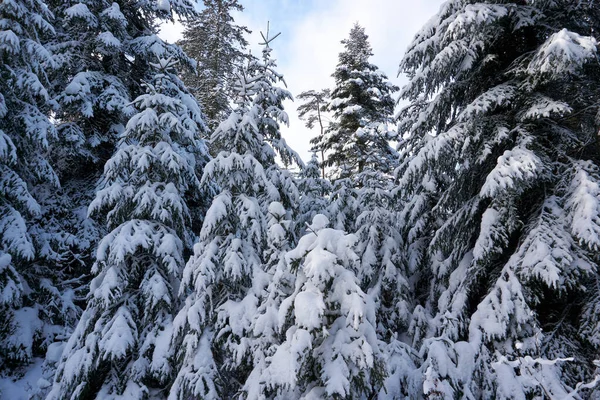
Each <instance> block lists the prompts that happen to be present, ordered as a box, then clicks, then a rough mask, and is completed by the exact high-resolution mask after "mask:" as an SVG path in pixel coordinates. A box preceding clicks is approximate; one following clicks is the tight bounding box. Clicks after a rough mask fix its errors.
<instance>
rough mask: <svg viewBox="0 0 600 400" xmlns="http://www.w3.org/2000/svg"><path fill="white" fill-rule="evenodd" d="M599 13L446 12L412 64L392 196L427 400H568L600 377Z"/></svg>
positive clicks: (586, 8) (476, 8) (509, 5)
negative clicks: (397, 207)
mask: <svg viewBox="0 0 600 400" xmlns="http://www.w3.org/2000/svg"><path fill="white" fill-rule="evenodd" d="M599 11H600V7H598V5H597V4H595V3H594V2H571V1H541V2H492V1H489V2H487V1H479V2H471V1H469V2H466V1H461V0H456V1H449V2H446V3H445V4H444V5H443V6H442V7H441V8H440V11H439V12H438V14H437V15H436V16H435V17H434V18H432V19H431V20H430V22H429V23H428V24H427V25H426V26H425V27H424V28H423V29H422V30H421V32H420V33H418V34H417V35H416V37H415V39H414V41H413V43H412V44H411V45H410V46H409V49H408V52H407V54H406V56H405V57H404V59H403V61H402V64H401V69H402V71H404V72H406V73H407V74H408V77H409V80H410V81H409V83H408V84H407V85H406V86H405V87H404V88H403V90H402V98H404V99H406V100H408V101H409V102H410V104H409V105H408V106H407V107H406V108H404V109H403V110H402V111H401V113H400V114H399V117H400V134H402V135H404V136H405V137H407V140H406V141H405V142H404V143H403V145H402V149H401V150H402V153H403V156H404V161H403V164H402V166H401V167H400V168H399V171H398V177H399V185H400V186H399V188H398V193H399V195H400V196H401V197H402V199H403V203H404V210H403V211H402V215H403V224H404V229H403V236H404V240H405V244H404V245H405V248H406V250H407V251H408V254H407V255H408V258H409V260H411V263H413V264H414V265H415V272H416V274H415V276H414V279H415V281H416V285H415V287H416V288H417V293H416V298H417V299H421V300H420V304H419V305H418V306H417V308H415V311H414V319H413V322H412V323H411V329H412V335H413V339H414V343H415V345H417V346H419V345H420V346H421V351H420V354H423V355H425V359H424V360H423V364H422V365H421V373H422V374H423V376H422V379H423V384H422V390H423V391H422V392H421V393H424V394H425V396H427V397H428V398H432V399H433V398H436V399H437V398H440V399H441V398H444V399H446V398H497V399H508V398H510V399H514V398H533V397H544V396H549V397H556V398H565V397H566V396H567V395H568V393H569V392H570V391H571V390H572V388H573V387H574V386H575V384H576V382H577V381H581V380H586V379H587V378H586V377H589V376H590V374H591V372H592V371H593V369H594V368H595V367H594V365H593V364H592V361H593V360H594V359H597V358H598V356H599V354H598V350H597V346H594V340H595V339H594V336H593V335H594V334H593V333H592V332H597V331H595V329H597V326H598V322H597V321H598V319H597V316H593V315H594V313H593V312H589V310H591V309H593V307H596V304H597V286H594V285H597V279H598V275H597V266H598V256H597V248H598V243H599V240H600V239H599V238H600V236H599V233H600V225H598V219H597V215H598V211H600V209H599V208H598V207H599V206H600V197H599V195H600V192H598V189H597V188H598V185H599V183H600V182H599V181H598V178H599V177H600V176H599V175H598V162H599V158H598V154H599V153H598V150H599V146H598V139H597V131H598V123H597V119H596V115H597V112H598V105H597V100H596V99H597V98H598V95H599V94H600V93H599V86H598V84H597V79H598V76H599V75H598V74H599V72H600V69H599V67H598V64H597V40H596V38H595V37H593V36H590V35H596V32H597V31H598V21H599V19H598V16H599ZM584 210H585V211H584ZM592 287H596V288H595V289H591V288H592ZM595 296H596V297H595ZM429 315H430V316H432V318H430V317H428V316H429ZM569 357H574V359H575V361H571V362H569V361H566V360H565V359H567V358H569ZM586 395H590V394H589V393H587V394H586Z"/></svg>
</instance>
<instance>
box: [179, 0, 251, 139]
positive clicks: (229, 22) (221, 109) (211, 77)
mask: <svg viewBox="0 0 600 400" xmlns="http://www.w3.org/2000/svg"><path fill="white" fill-rule="evenodd" d="M203 3H204V8H203V9H202V11H201V12H200V14H199V15H198V16H197V17H195V18H193V19H190V20H189V21H188V22H187V23H185V24H184V26H185V29H184V31H183V39H182V40H181V42H180V43H179V44H180V45H181V47H182V48H183V49H184V50H185V52H186V54H187V55H188V56H190V57H191V58H193V59H194V60H196V61H197V66H196V72H195V73H193V72H187V73H185V74H184V75H183V81H184V82H185V83H186V85H187V86H188V87H189V88H190V90H191V92H192V93H193V94H194V96H196V98H197V99H198V100H199V102H200V104H201V105H202V107H203V110H204V113H205V114H206V120H207V124H208V127H209V129H210V130H211V131H214V130H215V129H216V128H217V126H218V125H219V123H220V122H221V121H223V120H225V119H226V118H227V116H228V114H229V112H230V105H229V104H230V102H231V101H232V100H233V96H234V93H233V85H234V83H235V79H236V75H235V73H236V71H237V70H238V69H239V68H241V66H242V64H243V62H244V60H245V59H246V58H247V57H248V56H247V55H246V54H244V50H245V49H246V46H247V45H248V42H247V41H246V38H245V37H244V35H246V34H248V33H250V30H248V28H246V27H245V26H240V25H236V24H235V20H234V18H233V16H232V13H234V12H240V11H243V9H244V8H243V7H242V5H241V4H239V2H238V0H203Z"/></svg>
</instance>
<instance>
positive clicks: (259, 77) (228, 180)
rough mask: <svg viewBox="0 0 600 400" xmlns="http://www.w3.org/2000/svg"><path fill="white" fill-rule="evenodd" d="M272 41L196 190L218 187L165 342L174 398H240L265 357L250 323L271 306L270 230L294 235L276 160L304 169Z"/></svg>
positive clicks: (286, 183) (246, 81)
mask: <svg viewBox="0 0 600 400" xmlns="http://www.w3.org/2000/svg"><path fill="white" fill-rule="evenodd" d="M270 40H271V39H270V38H269V37H268V36H267V38H266V40H265V47H264V50H263V58H262V60H253V61H251V62H250V63H249V66H248V67H247V68H246V69H245V70H244V71H243V73H241V74H240V75H239V81H238V84H237V86H236V93H237V95H236V105H235V108H234V109H233V111H232V112H231V114H230V115H229V117H228V118H227V119H226V120H225V121H223V122H222V123H221V124H220V125H219V127H218V128H217V129H216V130H215V132H214V133H213V135H212V137H211V144H212V146H213V148H214V149H217V150H219V153H218V155H217V156H216V157H215V158H214V159H213V160H211V161H210V162H209V163H208V164H207V166H206V170H205V173H204V176H203V178H202V184H203V185H209V184H212V182H215V183H216V185H217V186H218V188H219V192H218V194H217V195H216V196H215V198H214V200H213V202H212V205H211V206H210V208H209V210H208V212H207V214H206V219H205V221H204V224H203V226H202V229H201V231H200V238H199V241H198V243H197V244H196V245H195V246H194V254H193V256H192V257H191V258H190V260H189V261H188V263H187V265H186V267H185V270H184V274H183V281H182V287H181V291H180V292H181V294H182V295H183V297H184V299H185V300H184V304H183V307H182V308H181V310H180V312H179V314H178V315H177V318H176V321H175V329H174V334H173V338H172V344H171V346H173V347H175V348H179V349H180V351H179V355H178V360H179V365H178V374H177V378H176V380H175V382H174V385H173V387H172V389H171V393H170V398H171V399H187V398H190V397H200V398H207V399H211V398H212V399H216V398H231V397H233V396H235V395H239V394H240V391H241V390H243V386H244V384H245V382H246V380H247V378H248V376H249V374H250V372H251V370H252V368H253V365H254V363H259V362H260V360H262V359H263V358H264V355H263V352H264V351H265V337H264V336H261V335H258V334H256V333H255V331H254V325H255V322H254V321H255V320H256V318H257V315H258V313H259V312H260V311H259V310H267V309H268V307H266V306H264V304H263V303H264V302H265V301H267V297H266V296H267V292H266V286H267V285H268V283H269V281H270V280H271V277H272V275H273V273H274V271H273V264H274V262H276V259H277V248H278V246H279V245H280V244H278V243H280V242H281V241H282V240H283V238H281V237H280V235H276V236H275V237H274V236H272V234H274V233H277V232H273V231H272V230H277V231H279V233H280V234H283V235H284V236H287V235H288V234H291V233H292V232H294V228H293V226H290V223H289V222H287V223H284V222H283V220H288V221H289V220H291V219H292V217H293V215H294V214H295V211H294V208H293V207H294V206H295V205H296V204H297V202H298V190H297V188H296V186H295V183H294V181H293V179H292V177H291V175H290V174H289V172H287V171H286V170H284V169H282V168H281V167H280V166H278V165H277V163H276V160H275V157H276V155H277V156H279V157H280V159H281V160H282V161H283V162H288V163H289V162H296V163H301V161H300V160H299V158H298V156H297V154H296V153H295V152H293V151H292V150H291V149H290V148H289V147H288V146H287V145H286V143H285V141H284V140H283V139H282V138H281V133H280V131H279V124H280V123H287V114H286V113H285V111H284V110H283V106H282V101H283V100H284V99H286V98H289V97H291V95H290V94H289V92H288V91H287V90H285V89H282V88H280V87H278V86H276V84H277V83H278V82H280V81H281V80H282V77H281V75H279V74H277V73H276V72H275V67H276V65H275V62H274V60H273V59H272V58H271V56H270V53H271V48H270V47H269V42H270ZM274 202H275V203H274ZM273 218H275V219H276V220H275V221H274V220H273ZM275 226H278V228H276V227H275ZM282 230H283V231H285V232H287V233H285V234H284V233H282ZM288 240H289V241H293V240H294V238H293V235H290V236H289V237H286V239H285V241H288Z"/></svg>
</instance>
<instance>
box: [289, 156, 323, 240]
mask: <svg viewBox="0 0 600 400" xmlns="http://www.w3.org/2000/svg"><path fill="white" fill-rule="evenodd" d="M319 169H320V168H319V161H318V160H317V155H316V154H315V153H313V155H312V157H311V159H310V161H309V162H308V163H306V166H305V167H304V169H303V170H302V171H301V172H300V177H299V178H298V191H299V192H300V204H299V206H298V220H297V226H298V230H299V231H300V232H304V230H305V229H306V224H308V223H310V222H312V219H313V217H314V216H315V215H317V214H325V213H326V210H327V207H328V206H329V198H328V196H329V193H330V192H331V183H330V182H329V180H328V179H324V178H322V177H321V176H322V175H321V171H319Z"/></svg>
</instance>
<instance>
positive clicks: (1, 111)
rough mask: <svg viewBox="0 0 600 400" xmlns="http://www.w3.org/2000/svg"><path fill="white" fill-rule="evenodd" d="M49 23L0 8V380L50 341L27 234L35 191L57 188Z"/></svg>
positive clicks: (33, 11) (33, 8)
mask: <svg viewBox="0 0 600 400" xmlns="http://www.w3.org/2000/svg"><path fill="white" fill-rule="evenodd" d="M51 20H52V13H51V12H50V10H49V9H48V6H47V5H46V4H45V3H44V2H43V1H37V0H31V1H22V0H6V1H3V2H2V3H1V4H0V373H4V372H8V373H15V372H18V367H20V366H22V365H26V364H27V363H29V362H30V361H31V359H32V357H33V356H34V355H40V353H41V354H43V353H42V352H41V351H40V350H43V349H44V348H45V345H46V344H47V343H45V341H46V340H45V339H46V338H47V336H52V334H51V333H48V331H47V330H45V329H44V328H45V326H44V322H43V319H44V318H45V315H43V314H44V311H48V310H47V309H46V310H44V309H43V306H42V305H40V303H39V302H40V301H41V298H39V297H38V296H36V290H38V289H39V285H40V284H41V285H43V284H44V283H48V280H47V281H45V282H41V281H40V279H42V278H44V276H43V274H44V273H45V272H46V271H45V270H43V269H41V268H38V266H37V265H35V263H34V260H35V259H36V257H38V255H39V254H40V252H43V251H44V249H41V248H40V244H39V243H38V241H36V239H37V238H36V237H35V232H32V230H34V226H35V219H36V218H39V217H41V216H42V212H43V209H42V206H41V204H40V198H39V196H37V195H36V193H34V191H33V188H34V187H35V186H37V185H42V184H47V185H49V186H50V187H51V188H52V189H54V188H56V187H57V186H58V185H59V183H58V177H57V175H56V173H55V171H54V169H53V168H52V166H51V164H50V163H49V157H48V148H49V144H50V143H51V142H52V141H53V140H55V139H56V131H55V129H54V126H53V125H52V123H51V121H50V120H49V118H48V115H49V113H50V110H51V105H50V95H49V92H48V73H50V72H51V71H52V69H53V68H55V63H54V60H53V58H52V55H51V53H50V52H49V51H48V48H47V47H46V44H47V42H48V40H49V39H50V38H51V37H52V35H53V34H54V27H53V25H52V24H51ZM47 278H50V277H47ZM48 286H50V284H48ZM68 313H69V310H65V314H68Z"/></svg>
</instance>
